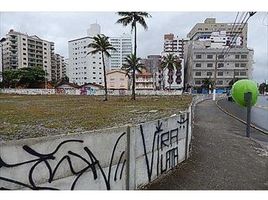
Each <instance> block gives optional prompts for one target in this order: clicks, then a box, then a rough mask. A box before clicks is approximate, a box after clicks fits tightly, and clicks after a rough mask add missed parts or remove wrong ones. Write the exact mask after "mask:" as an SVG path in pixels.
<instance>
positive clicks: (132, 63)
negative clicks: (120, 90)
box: [122, 54, 145, 100]
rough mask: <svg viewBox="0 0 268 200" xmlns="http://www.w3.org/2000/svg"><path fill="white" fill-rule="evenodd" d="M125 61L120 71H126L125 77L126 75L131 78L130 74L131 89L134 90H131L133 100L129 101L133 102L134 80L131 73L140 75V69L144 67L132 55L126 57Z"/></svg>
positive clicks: (138, 59)
mask: <svg viewBox="0 0 268 200" xmlns="http://www.w3.org/2000/svg"><path fill="white" fill-rule="evenodd" d="M125 61H126V64H124V65H123V67H122V69H123V70H126V75H128V76H129V77H131V76H130V74H131V73H132V88H134V90H132V97H134V98H131V99H132V100H135V85H136V82H135V78H134V77H133V71H134V72H136V71H138V72H139V73H141V69H144V68H145V66H144V65H143V64H142V63H140V61H141V58H137V57H136V56H135V55H134V54H131V55H128V56H127V57H126V58H125ZM135 75H136V74H134V76H135Z"/></svg>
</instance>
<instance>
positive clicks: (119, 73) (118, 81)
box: [106, 69, 129, 90]
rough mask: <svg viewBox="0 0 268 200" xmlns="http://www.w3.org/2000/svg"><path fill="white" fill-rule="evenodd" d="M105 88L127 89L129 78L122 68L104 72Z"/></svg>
mask: <svg viewBox="0 0 268 200" xmlns="http://www.w3.org/2000/svg"><path fill="white" fill-rule="evenodd" d="M106 78H107V88H108V89H110V90H128V86H129V78H128V76H127V75H126V72H125V71H123V70H118V69H116V70H111V71H109V72H108V73H106Z"/></svg>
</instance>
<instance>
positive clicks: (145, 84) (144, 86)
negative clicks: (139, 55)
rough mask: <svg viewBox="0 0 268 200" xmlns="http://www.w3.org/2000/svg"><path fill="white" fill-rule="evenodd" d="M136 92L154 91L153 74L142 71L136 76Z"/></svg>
mask: <svg viewBox="0 0 268 200" xmlns="http://www.w3.org/2000/svg"><path fill="white" fill-rule="evenodd" d="M135 81H136V87H135V88H136V90H154V89H155V88H154V79H153V74H152V73H149V72H146V71H143V72H142V73H137V74H136V80H135Z"/></svg>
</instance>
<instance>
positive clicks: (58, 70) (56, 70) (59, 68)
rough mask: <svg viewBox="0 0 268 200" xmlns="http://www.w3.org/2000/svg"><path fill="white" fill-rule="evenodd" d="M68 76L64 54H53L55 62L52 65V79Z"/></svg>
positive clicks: (56, 79) (55, 80)
mask: <svg viewBox="0 0 268 200" xmlns="http://www.w3.org/2000/svg"><path fill="white" fill-rule="evenodd" d="M64 76H66V62H65V59H64V57H63V56H61V55H59V54H54V55H53V64H52V67H51V79H52V81H53V82H57V81H59V80H60V79H62V78H63V77H64Z"/></svg>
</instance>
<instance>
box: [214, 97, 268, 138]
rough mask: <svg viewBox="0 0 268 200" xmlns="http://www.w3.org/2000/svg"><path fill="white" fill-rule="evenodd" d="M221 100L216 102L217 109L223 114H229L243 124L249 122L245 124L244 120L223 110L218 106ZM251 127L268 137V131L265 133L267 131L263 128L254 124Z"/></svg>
mask: <svg viewBox="0 0 268 200" xmlns="http://www.w3.org/2000/svg"><path fill="white" fill-rule="evenodd" d="M219 100H222V99H218V100H217V101H216V105H217V107H218V108H219V109H220V110H221V111H222V112H224V113H225V114H227V115H229V116H231V117H233V118H235V119H236V120H238V121H240V122H242V123H243V124H247V122H245V121H244V120H242V119H240V118H238V117H236V116H235V115H233V114H231V113H230V112H228V111H227V110H225V109H223V108H222V107H221V106H220V105H219V104H218V101H219ZM250 126H251V127H252V128H254V129H256V130H258V131H260V132H262V133H263V134H265V135H268V131H265V130H263V129H262V128H259V127H257V126H255V125H254V124H250Z"/></svg>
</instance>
